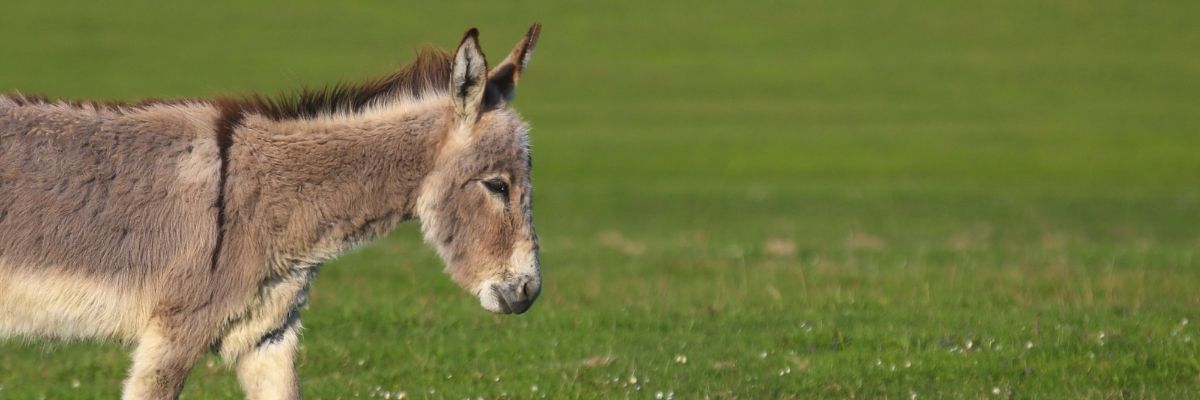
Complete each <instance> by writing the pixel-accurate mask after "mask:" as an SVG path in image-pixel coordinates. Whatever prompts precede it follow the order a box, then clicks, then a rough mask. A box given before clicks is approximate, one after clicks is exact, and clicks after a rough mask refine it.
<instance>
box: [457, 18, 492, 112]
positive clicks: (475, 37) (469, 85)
mask: <svg viewBox="0 0 1200 400" xmlns="http://www.w3.org/2000/svg"><path fill="white" fill-rule="evenodd" d="M487 70H488V68H487V60H486V59H484V57H483V51H480V50H479V30H478V29H475V28H471V30H468V31H467V34H466V35H464V36H463V39H462V42H460V43H459V44H458V50H457V51H456V52H455V53H454V67H453V68H452V71H453V72H452V74H451V78H450V95H451V96H452V97H453V98H454V111H455V112H456V114H458V118H459V119H460V120H461V121H464V122H475V119H477V118H479V111H480V109H482V108H483V92H484V89H486V88H487Z"/></svg>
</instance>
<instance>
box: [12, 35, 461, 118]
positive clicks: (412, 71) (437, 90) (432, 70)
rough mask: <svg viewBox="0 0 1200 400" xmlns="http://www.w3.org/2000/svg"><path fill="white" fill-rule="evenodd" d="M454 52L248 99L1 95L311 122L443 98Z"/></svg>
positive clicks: (426, 52) (28, 101) (432, 51)
mask: <svg viewBox="0 0 1200 400" xmlns="http://www.w3.org/2000/svg"><path fill="white" fill-rule="evenodd" d="M453 61H454V56H453V55H452V54H450V53H449V52H447V51H445V50H442V49H439V48H435V47H426V48H424V49H422V50H421V51H419V52H418V53H417V58H416V60H414V61H413V62H412V63H410V64H408V65H406V66H404V67H401V68H400V69H398V70H396V71H395V72H392V73H391V74H388V75H385V76H382V77H379V78H375V79H372V80H368V81H365V82H359V83H338V84H334V85H330V86H325V87H323V88H318V89H312V88H307V87H305V88H301V89H299V90H295V91H292V92H284V93H281V94H279V95H275V96H263V95H260V94H258V93H251V94H249V95H246V96H242V97H228V96H218V97H216V98H211V99H205V98H199V99H189V98H183V99H167V100H164V99H143V100H138V101H134V102H122V101H96V100H64V99H52V98H49V97H45V96H31V95H24V94H21V93H10V94H0V98H6V99H8V100H10V101H12V102H15V103H16V104H17V105H66V106H71V107H75V108H80V109H95V110H106V111H113V112H125V111H129V110H138V109H143V108H146V107H150V106H156V105H188V104H211V105H214V106H216V107H217V108H218V109H220V110H221V112H222V114H223V115H226V116H229V115H237V116H238V118H237V119H240V116H241V115H244V114H258V115H262V116H265V117H267V118H270V119H272V120H276V121H280V120H291V119H310V118H316V117H319V116H322V115H332V114H341V113H345V114H353V113H357V112H360V111H362V110H363V109H365V108H367V107H370V106H372V105H375V104H378V103H381V102H384V101H388V100H403V99H419V98H422V97H427V96H430V95H438V94H443V93H446V92H448V91H449V89H450V74H451V63H452V62H453Z"/></svg>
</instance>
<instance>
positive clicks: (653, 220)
mask: <svg viewBox="0 0 1200 400" xmlns="http://www.w3.org/2000/svg"><path fill="white" fill-rule="evenodd" d="M0 10H2V11H0V91H11V90H19V91H22V92H24V93H40V94H46V95H50V96H55V97H68V98H102V99H124V100H132V99H136V98H140V97H207V96H214V95H218V94H242V93H249V92H250V91H258V92H262V93H276V92H279V91H285V90H291V89H295V88H298V87H301V86H321V85H324V84H328V83H334V82H338V81H357V80H363V79H366V78H370V77H374V76H377V75H380V74H384V73H387V72H389V71H391V70H392V69H393V68H395V67H396V66H398V65H401V64H404V63H407V62H408V61H410V60H411V59H412V58H413V56H414V55H415V52H416V50H417V49H419V48H420V46H422V45H423V44H432V45H436V46H439V47H443V48H449V47H452V46H453V45H455V44H456V43H457V41H458V39H459V38H460V37H461V35H462V32H464V31H465V30H466V29H467V28H469V27H472V26H476V27H479V28H480V30H481V32H482V35H481V41H482V43H483V46H484V48H485V51H486V52H487V53H488V54H489V55H490V56H491V57H492V58H493V62H495V61H496V60H498V59H499V57H502V56H503V55H504V54H506V53H507V52H508V50H509V49H510V48H511V46H512V45H513V44H514V43H515V42H516V40H517V39H518V38H519V37H520V35H521V34H522V33H524V31H525V29H526V28H527V27H528V26H529V24H530V23H531V22H533V21H540V22H542V23H543V24H544V29H543V34H542V39H541V42H540V43H539V46H538V49H537V52H536V54H535V56H534V58H533V61H532V63H531V66H530V70H529V71H528V72H527V74H526V75H524V76H523V79H522V82H521V87H520V88H519V89H518V99H517V101H516V108H517V109H518V110H520V111H521V112H522V114H523V115H524V116H525V117H526V118H527V119H528V120H529V121H530V122H531V124H532V126H533V133H532V139H533V146H534V165H535V170H534V182H535V193H536V202H535V208H534V210H535V221H536V224H537V226H538V232H539V236H540V237H541V241H542V247H543V253H542V260H543V273H544V279H545V284H544V291H543V296H542V298H541V299H540V300H539V301H538V303H537V304H536V305H535V306H534V308H533V309H532V310H531V312H529V313H527V314H524V315H521V316H516V317H502V316H495V315H491V314H488V313H486V312H484V311H483V310H481V309H480V308H479V306H478V304H477V301H476V300H475V299H474V298H473V297H471V296H469V295H468V294H465V293H462V292H461V290H459V289H458V288H457V287H456V286H454V284H453V283H451V281H450V280H449V279H448V278H447V277H446V276H444V274H442V272H441V268H442V266H441V263H440V261H438V259H437V258H436V256H435V255H434V253H433V252H432V251H431V250H430V249H428V248H427V247H426V246H425V245H423V244H422V243H421V241H420V235H419V232H418V231H417V226H416V224H411V223H410V224H406V225H404V226H402V227H401V228H400V229H398V230H397V231H396V232H395V233H394V234H393V235H392V236H390V237H389V238H387V239H386V240H383V241H381V242H378V243H376V244H373V245H371V246H368V247H365V248H363V249H360V250H356V251H355V252H353V253H351V254H348V255H346V256H344V257H342V258H340V259H338V260H337V261H336V262H332V263H330V264H328V265H326V267H325V268H324V269H323V271H322V275H321V277H320V278H319V279H317V281H316V283H315V285H314V287H313V290H312V301H311V306H310V308H309V309H308V310H307V311H305V313H304V319H305V325H306V328H307V331H306V333H305V339H304V348H303V351H302V356H301V361H300V370H301V377H302V378H301V380H302V386H303V390H304V392H305V394H306V395H307V396H309V397H310V398H318V399H321V398H324V399H336V398H346V399H349V398H393V399H394V398H556V399H557V398H596V397H601V398H612V397H618V398H619V397H626V398H656V399H661V398H667V399H670V398H813V397H833V398H859V397H867V398H930V397H932V398H985V397H986V398H1013V397H1018V398H1028V397H1044V398H1079V397H1085V398H1115V397H1139V398H1140V397H1192V396H1200V393H1198V391H1200V347H1198V346H1197V344H1196V340H1200V337H1197V331H1196V328H1195V324H1193V323H1190V322H1189V321H1193V320H1196V319H1197V314H1198V312H1200V291H1197V290H1196V284H1197V282H1200V261H1198V260H1197V258H1196V257H1197V255H1196V250H1197V247H1200V227H1198V224H1197V223H1198V222H1200V154H1198V153H1200V57H1198V56H1197V50H1200V29H1197V24H1196V21H1197V20H1196V16H1197V15H1200V3H1198V2H1194V1H1160V2H1133V1H1119V0H1098V1H1096V0H1093V1H1075V0H1066V1H1054V2H1046V1H1032V0H1013V1H1004V2H993V1H973V0H968V1H940V0H927V1H917V2H901V3H897V2H892V1H875V0H867V1H855V2H845V1H746V2H738V3H736V4H735V3H730V2H684V1H663V2H644V1H609V2H581V1H557V2H551V1H513V2H487V3H482V4H477V3H471V2H459V1H437V2H424V3H420V4H401V3H400V2H391V1H373V2H349V1H348V2H334V3H329V2H321V1H311V0H301V1H292V2H261V3H257V2H255V3H251V2H239V1H229V0H213V1H206V2H191V3H166V2H155V1H146V0H121V1H117V2H62V1H41V2H15V1H9V2H6V3H5V4H4V5H3V6H2V7H0ZM127 352H128V349H127V348H126V347H122V346H119V345H114V344H97V343H70V344H62V343H59V344H53V345H49V344H45V343H42V342H29V341H22V340H8V341H4V342H0V354H3V355H2V356H0V398H115V397H117V396H118V393H119V390H120V382H121V380H122V379H123V374H124V370H125V369H126V368H127V367H128V356H127ZM240 395H241V394H240V391H239V390H238V389H237V387H236V383H235V381H234V379H233V377H232V374H231V373H230V372H229V371H228V369H227V368H224V367H223V366H222V365H221V362H220V360H218V359H217V358H215V357H210V358H208V359H206V360H204V361H202V363H201V364H200V365H198V366H197V368H196V369H195V370H194V372H193V374H192V377H191V379H190V380H189V382H188V388H187V391H186V393H185V397H186V398H238V397H239V396H240Z"/></svg>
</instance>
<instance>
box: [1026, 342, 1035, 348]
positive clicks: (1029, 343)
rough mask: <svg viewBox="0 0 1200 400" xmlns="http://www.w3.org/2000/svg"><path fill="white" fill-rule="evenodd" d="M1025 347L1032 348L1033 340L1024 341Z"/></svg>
mask: <svg viewBox="0 0 1200 400" xmlns="http://www.w3.org/2000/svg"><path fill="white" fill-rule="evenodd" d="M1025 348H1026V349H1032V348H1033V342H1032V341H1026V342H1025Z"/></svg>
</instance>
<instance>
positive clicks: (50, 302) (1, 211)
mask: <svg viewBox="0 0 1200 400" xmlns="http://www.w3.org/2000/svg"><path fill="white" fill-rule="evenodd" d="M216 119H217V115H216V111H214V110H213V108H212V107H211V106H208V105H206V104H201V103H196V104H175V105H169V104H161V105H143V106H137V107H123V108H122V107H117V106H105V105H79V104H74V105H72V104H65V103H52V102H46V101H38V100H31V99H26V98H22V97H3V96H0V337H2V336H12V335H27V336H53V337H64V338H82V337H116V338H121V339H127V340H132V339H133V338H134V337H135V335H136V334H137V332H139V331H141V330H142V329H143V328H144V325H145V323H146V321H147V319H148V317H149V313H151V312H152V310H150V309H148V308H149V305H151V304H154V303H155V301H154V300H155V297H156V296H161V295H162V293H154V291H153V290H150V289H152V288H154V287H156V285H155V282H156V281H158V280H161V279H166V278H167V277H165V276H164V271H170V270H172V269H185V270H186V269H189V268H199V267H202V265H197V264H198V263H197V261H198V260H205V259H207V257H208V254H210V253H211V252H212V247H213V242H214V240H213V238H214V237H215V236H216V235H215V233H214V232H215V224H216V222H215V218H216V217H215V209H214V206H213V205H214V203H215V198H216V194H217V189H216V188H217V183H216V180H217V176H218V168H219V165H220V162H219V156H218V154H217V146H216V143H215V137H214V134H213V124H214V123H215V121H216Z"/></svg>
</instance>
